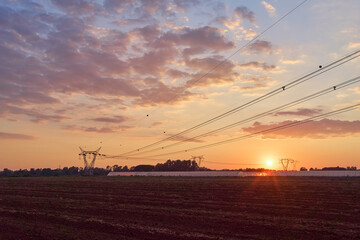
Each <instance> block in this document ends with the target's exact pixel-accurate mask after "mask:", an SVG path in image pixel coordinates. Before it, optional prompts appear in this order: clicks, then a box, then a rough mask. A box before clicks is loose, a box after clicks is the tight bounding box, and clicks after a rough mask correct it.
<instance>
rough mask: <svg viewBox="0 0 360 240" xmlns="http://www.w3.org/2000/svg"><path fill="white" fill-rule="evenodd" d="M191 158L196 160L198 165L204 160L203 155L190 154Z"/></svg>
mask: <svg viewBox="0 0 360 240" xmlns="http://www.w3.org/2000/svg"><path fill="white" fill-rule="evenodd" d="M191 160H192V161H195V162H197V164H198V166H199V167H200V165H201V163H202V162H203V161H204V156H203V155H201V156H191Z"/></svg>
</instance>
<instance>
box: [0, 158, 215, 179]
mask: <svg viewBox="0 0 360 240" xmlns="http://www.w3.org/2000/svg"><path fill="white" fill-rule="evenodd" d="M208 170H210V169H207V168H204V167H199V166H198V164H197V163H196V161H191V160H168V161H166V162H165V163H158V164H156V165H137V166H133V167H130V168H129V167H128V166H119V165H113V166H107V167H106V168H93V169H91V174H90V175H103V176H105V175H107V174H108V173H109V172H144V171H145V172H149V171H208ZM82 175H89V170H85V169H84V168H82V167H74V166H73V167H64V168H62V169H61V168H57V169H51V168H36V169H35V168H31V169H30V170H27V169H19V170H10V169H7V168H5V169H4V170H3V171H0V177H42V176H82Z"/></svg>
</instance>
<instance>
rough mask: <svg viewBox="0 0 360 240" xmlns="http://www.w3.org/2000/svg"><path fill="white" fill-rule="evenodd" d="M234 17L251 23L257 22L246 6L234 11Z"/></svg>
mask: <svg viewBox="0 0 360 240" xmlns="http://www.w3.org/2000/svg"><path fill="white" fill-rule="evenodd" d="M234 15H235V16H237V17H238V18H240V19H243V20H248V21H249V22H251V23H254V22H255V21H256V16H255V14H254V13H253V12H252V11H250V10H249V9H248V8H247V7H245V6H241V7H237V8H236V9H235V10H234Z"/></svg>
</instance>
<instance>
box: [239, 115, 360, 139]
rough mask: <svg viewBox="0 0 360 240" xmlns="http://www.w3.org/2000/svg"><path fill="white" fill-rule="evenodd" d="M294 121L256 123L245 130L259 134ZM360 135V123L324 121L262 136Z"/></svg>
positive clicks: (326, 136)
mask: <svg viewBox="0 0 360 240" xmlns="http://www.w3.org/2000/svg"><path fill="white" fill-rule="evenodd" d="M293 122H294V121H283V122H279V123H271V124H262V123H259V122H255V123H254V124H253V125H252V126H251V127H246V128H243V129H242V130H243V131H244V132H247V133H257V132H260V131H264V130H267V129H271V128H275V127H280V126H283V125H285V124H289V123H293ZM359 133H360V121H342V120H332V119H322V120H319V121H312V122H308V123H305V124H303V125H300V126H295V127H289V128H286V129H282V130H279V131H274V132H270V133H266V134H263V135H262V138H273V139H278V138H330V137H346V136H351V135H355V134H359Z"/></svg>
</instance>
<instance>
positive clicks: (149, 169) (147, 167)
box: [133, 165, 155, 172]
mask: <svg viewBox="0 0 360 240" xmlns="http://www.w3.org/2000/svg"><path fill="white" fill-rule="evenodd" d="M154 169H155V167H154V166H153V165H138V166H136V167H134V168H133V171H134V172H152V171H154Z"/></svg>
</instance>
